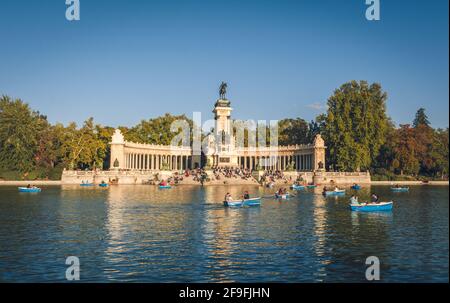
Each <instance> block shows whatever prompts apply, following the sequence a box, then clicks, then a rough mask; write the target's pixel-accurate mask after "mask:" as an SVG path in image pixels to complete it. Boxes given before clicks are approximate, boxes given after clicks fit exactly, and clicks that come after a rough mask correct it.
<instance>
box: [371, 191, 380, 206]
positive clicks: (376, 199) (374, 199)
mask: <svg viewBox="0 0 450 303" xmlns="http://www.w3.org/2000/svg"><path fill="white" fill-rule="evenodd" d="M378 200H379V198H378V195H377V194H375V193H373V194H372V196H371V201H372V203H374V204H377V203H379V202H378Z"/></svg>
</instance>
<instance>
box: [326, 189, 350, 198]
mask: <svg viewBox="0 0 450 303" xmlns="http://www.w3.org/2000/svg"><path fill="white" fill-rule="evenodd" d="M323 195H324V196H343V195H345V189H335V190H327V191H324V192H323Z"/></svg>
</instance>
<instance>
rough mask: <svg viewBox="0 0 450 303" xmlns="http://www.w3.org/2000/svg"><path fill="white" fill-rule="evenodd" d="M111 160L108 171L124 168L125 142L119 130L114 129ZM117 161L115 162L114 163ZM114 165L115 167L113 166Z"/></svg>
mask: <svg viewBox="0 0 450 303" xmlns="http://www.w3.org/2000/svg"><path fill="white" fill-rule="evenodd" d="M110 144H111V159H110V163H109V169H122V168H125V152H124V149H125V140H124V138H123V135H122V133H121V132H120V129H116V130H115V131H114V134H113V135H112V138H111V143H110ZM116 160H117V161H116ZM114 164H116V166H114Z"/></svg>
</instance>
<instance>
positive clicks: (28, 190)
mask: <svg viewBox="0 0 450 303" xmlns="http://www.w3.org/2000/svg"><path fill="white" fill-rule="evenodd" d="M19 192H21V193H40V192H41V189H40V188H39V187H19Z"/></svg>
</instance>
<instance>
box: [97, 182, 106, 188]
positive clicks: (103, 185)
mask: <svg viewBox="0 0 450 303" xmlns="http://www.w3.org/2000/svg"><path fill="white" fill-rule="evenodd" d="M98 186H100V187H108V183H105V182H102V183H100V184H99V185H98Z"/></svg>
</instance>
